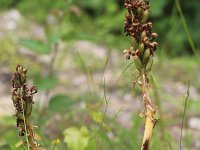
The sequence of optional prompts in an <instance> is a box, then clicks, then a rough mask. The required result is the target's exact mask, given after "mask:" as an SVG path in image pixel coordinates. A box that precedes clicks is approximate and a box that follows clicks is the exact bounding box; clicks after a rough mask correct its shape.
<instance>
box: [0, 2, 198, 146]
mask: <svg viewBox="0 0 200 150" xmlns="http://www.w3.org/2000/svg"><path fill="white" fill-rule="evenodd" d="M150 2H151V18H150V20H151V21H152V22H153V31H154V32H157V33H158V35H159V38H158V43H159V47H158V50H157V52H156V56H155V57H154V67H153V71H152V73H151V75H150V76H149V80H150V83H151V88H150V89H151V96H152V98H153V99H155V101H156V103H157V104H159V105H160V114H159V115H161V116H160V117H161V120H160V121H159V122H158V124H157V126H156V128H155V133H154V137H153V140H152V144H151V148H152V149H155V150H160V149H163V148H164V147H165V148H164V149H166V150H168V149H169V150H170V149H177V148H178V147H179V140H180V131H181V121H182V116H183V109H184V103H185V97H186V92H187V87H188V85H187V83H188V81H189V80H190V82H191V86H190V98H189V101H188V105H187V109H186V116H185V120H184V128H183V137H182V141H183V142H182V143H183V147H184V149H185V150H198V149H200V134H199V133H200V115H199V114H200V111H199V108H200V98H199V95H200V92H199V91H200V79H199V78H198V76H199V75H200V67H199V65H200V59H199V46H200V41H199V38H200V30H199V24H200V17H199V13H200V2H199V1H198V0H191V1H186V0H182V1H181V2H180V5H181V9H182V13H183V14H182V15H183V16H182V17H181V16H180V13H179V11H178V9H177V5H176V1H175V0H168V1H164V0H162V1H161V0H151V1H150ZM125 13H126V10H125V9H124V7H123V1H122V0H115V1H114V0H82V1H81V0H56V1H55V0H33V1H30V0H1V1H0V65H1V67H0V83H1V86H0V101H1V104H0V135H1V136H0V149H3V150H4V149H5V150H7V149H14V150H15V149H24V148H23V144H22V141H24V138H21V137H19V136H18V131H17V128H16V127H15V125H16V121H15V117H14V116H13V115H14V107H13V106H12V100H11V98H10V97H11V93H10V91H11V82H10V79H11V77H12V72H13V70H14V69H15V66H16V64H21V65H23V66H24V67H26V68H28V78H29V80H28V81H29V82H28V83H30V85H32V84H34V85H36V86H37V87H38V94H36V95H37V96H36V97H35V101H36V103H35V107H34V111H33V114H32V123H33V124H34V125H37V126H38V129H37V130H36V140H37V141H38V142H39V143H40V144H41V145H42V146H43V147H46V149H52V150H53V149H59V150H64V149H69V150H94V149H98V150H99V149H102V150H129V149H132V150H137V149H140V145H141V140H142V134H143V122H144V119H143V118H139V116H138V114H139V113H140V112H141V111H142V107H143V106H142V102H141V98H140V89H139V87H135V88H134V87H133V81H134V80H136V79H137V75H138V73H137V72H136V71H135V67H134V65H132V62H131V60H130V61H127V60H125V58H124V56H123V54H122V51H123V50H124V49H126V48H129V47H130V40H129V38H128V37H126V36H125V34H124V33H123V26H124V25H123V24H124V15H125ZM184 21H185V22H184Z"/></svg>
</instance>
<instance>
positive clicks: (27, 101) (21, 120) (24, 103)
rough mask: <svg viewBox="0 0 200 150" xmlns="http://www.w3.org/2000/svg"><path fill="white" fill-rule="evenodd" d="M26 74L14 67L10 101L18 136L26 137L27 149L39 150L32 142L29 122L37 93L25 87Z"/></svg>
mask: <svg viewBox="0 0 200 150" xmlns="http://www.w3.org/2000/svg"><path fill="white" fill-rule="evenodd" d="M26 74H27V69H24V68H23V67H22V66H21V65H17V66H16V70H15V72H14V75H13V78H12V87H13V91H12V101H13V105H14V107H15V112H16V114H15V116H16V117H17V127H18V128H19V136H25V135H26V137H27V141H26V144H28V147H29V148H30V149H36V150H39V149H40V146H39V145H38V144H37V143H36V141H35V140H34V132H33V126H32V125H31V124H30V122H29V117H30V115H31V113H32V108H33V104H34V101H33V95H34V94H35V93H37V88H36V86H32V87H31V88H28V86H27V85H26V77H27V75H26Z"/></svg>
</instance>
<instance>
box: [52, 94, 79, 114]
mask: <svg viewBox="0 0 200 150" xmlns="http://www.w3.org/2000/svg"><path fill="white" fill-rule="evenodd" d="M76 103H77V101H74V100H72V98H71V97H69V96H66V95H56V96H54V97H52V98H51V99H50V102H49V110H51V111H64V110H66V109H67V108H69V107H71V106H72V105H74V104H76Z"/></svg>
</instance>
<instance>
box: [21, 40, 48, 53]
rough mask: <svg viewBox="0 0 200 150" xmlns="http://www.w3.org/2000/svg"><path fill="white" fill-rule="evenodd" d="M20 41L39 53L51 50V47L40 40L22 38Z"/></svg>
mask: <svg viewBox="0 0 200 150" xmlns="http://www.w3.org/2000/svg"><path fill="white" fill-rule="evenodd" d="M19 43H20V45H22V46H24V47H26V48H28V49H29V50H31V51H33V52H36V53H38V54H49V53H50V52H51V48H50V47H49V46H48V45H47V44H44V43H42V42H41V41H39V40H33V39H22V40H20V42H19Z"/></svg>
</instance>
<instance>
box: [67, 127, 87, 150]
mask: <svg viewBox="0 0 200 150" xmlns="http://www.w3.org/2000/svg"><path fill="white" fill-rule="evenodd" d="M63 134H64V142H65V143H67V144H68V148H69V150H85V149H86V147H87V146H88V144H89V138H90V132H89V131H88V129H87V127H85V126H82V127H81V128H80V129H78V128H77V127H70V128H67V129H66V130H65V131H64V132H63Z"/></svg>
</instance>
